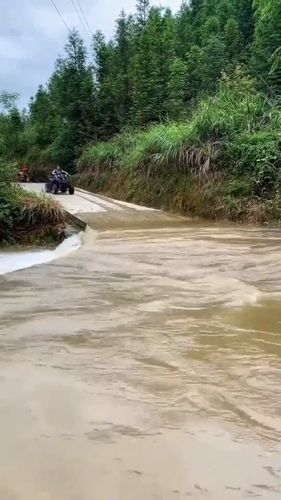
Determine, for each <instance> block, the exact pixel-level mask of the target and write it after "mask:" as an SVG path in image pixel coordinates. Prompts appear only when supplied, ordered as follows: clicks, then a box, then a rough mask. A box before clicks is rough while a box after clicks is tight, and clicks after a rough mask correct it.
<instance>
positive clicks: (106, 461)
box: [0, 223, 281, 500]
mask: <svg viewBox="0 0 281 500" xmlns="http://www.w3.org/2000/svg"><path fill="white" fill-rule="evenodd" d="M280 249H281V233H280V231H278V230H269V229H251V228H237V227H217V226H207V225H206V226H205V225H204V224H201V225H200V224H194V223H190V224H189V225H187V226H186V227H174V228H173V227H170V228H168V229H163V228H162V229H158V230H157V229H153V230H148V229H142V230H138V231H132V230H127V231H121V232H120V231H107V232H103V233H96V232H92V231H89V232H88V234H87V235H86V238H85V242H84V245H83V246H82V248H80V249H79V250H78V251H76V252H75V253H72V254H71V255H69V256H67V257H64V258H61V259H58V260H55V261H53V262H51V263H48V264H43V265H40V266H36V267H33V268H31V269H25V270H22V271H17V272H15V273H11V274H6V275H3V276H0V303H1V315H0V442H1V448H0V499H3V500H10V499H11V500H16V499H20V500H22V499H24V500H74V499H75V500H82V499H83V500H92V499H96V500H144V499H157V500H158V499H159V500H160V499H161V500H170V499H171V500H172V499H176V500H179V499H187V498H191V499H207V500H232V499H233V500H236V499H237V500H239V499H244V498H259V499H265V500H271V499H280V498H281V445H280V438H281V412H280V411H281V250H280Z"/></svg>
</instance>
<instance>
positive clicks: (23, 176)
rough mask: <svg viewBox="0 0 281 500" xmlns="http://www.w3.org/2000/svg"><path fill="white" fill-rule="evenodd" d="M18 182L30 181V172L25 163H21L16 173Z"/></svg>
mask: <svg viewBox="0 0 281 500" xmlns="http://www.w3.org/2000/svg"><path fill="white" fill-rule="evenodd" d="M17 178H18V181H19V182H29V181H30V172H29V168H28V167H27V166H26V165H22V166H21V167H20V170H19V171H18V175H17Z"/></svg>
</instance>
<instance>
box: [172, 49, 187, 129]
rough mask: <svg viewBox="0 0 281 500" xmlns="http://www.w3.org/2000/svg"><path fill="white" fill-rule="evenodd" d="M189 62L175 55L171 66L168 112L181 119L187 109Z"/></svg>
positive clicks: (174, 117)
mask: <svg viewBox="0 0 281 500" xmlns="http://www.w3.org/2000/svg"><path fill="white" fill-rule="evenodd" d="M186 90H187V64H186V63H185V62H184V61H183V60H182V59H180V58H179V57H175V58H174V60H173V61H172V63H171V67H170V78H169V81H168V100H167V110H168V114H169V116H170V117H171V118H173V119H179V118H180V117H181V116H182V115H183V114H184V111H185V109H186V107H185V105H186V97H187V96H186Z"/></svg>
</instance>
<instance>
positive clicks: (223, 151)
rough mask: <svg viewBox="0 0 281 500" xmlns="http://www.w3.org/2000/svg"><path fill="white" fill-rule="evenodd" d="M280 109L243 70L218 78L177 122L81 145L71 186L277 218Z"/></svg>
mask: <svg viewBox="0 0 281 500" xmlns="http://www.w3.org/2000/svg"><path fill="white" fill-rule="evenodd" d="M280 140H281V112H280V107H279V106H278V104H277V103H275V102H271V101H269V100H268V99H267V100H265V98H264V97H263V96H262V95H260V94H258V93H257V91H256V88H255V86H254V84H253V82H252V81H251V79H249V78H248V77H247V76H244V75H243V74H242V73H239V71H238V73H237V74H236V77H235V79H233V80H231V79H230V78H227V77H224V78H223V79H222V81H221V83H220V86H219V90H218V92H217V94H216V95H214V96H211V97H208V98H204V99H202V100H201V102H200V103H199V104H198V106H197V108H196V110H195V111H194V113H193V114H192V115H191V116H190V117H189V118H187V119H186V121H185V122H182V123H177V122H173V123H169V122H168V123H163V124H158V125H153V126H151V127H150V128H149V129H147V130H144V131H133V132H130V133H128V132H125V133H123V134H121V135H119V136H117V137H115V138H113V139H112V140H111V141H108V142H97V143H93V144H91V145H89V146H87V147H86V149H85V150H84V151H83V153H82V155H81V157H80V159H79V161H78V174H77V176H76V178H75V182H76V184H77V185H78V186H80V187H82V188H84V189H87V190H90V191H93V192H98V193H103V194H106V195H108V196H112V197H116V198H119V199H121V200H126V201H132V202H134V203H142V204H144V205H147V206H152V207H155V208H161V209H164V210H171V211H174V212H177V213H181V214H185V215H186V214H189V215H192V216H199V217H204V218H205V217H207V218H210V219H214V220H221V219H228V220H232V221H239V222H251V223H264V222H270V221H277V220H280V219H281V202H280V199H281V168H280V167H281V148H280Z"/></svg>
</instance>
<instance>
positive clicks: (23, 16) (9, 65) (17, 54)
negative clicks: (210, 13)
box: [0, 0, 182, 106]
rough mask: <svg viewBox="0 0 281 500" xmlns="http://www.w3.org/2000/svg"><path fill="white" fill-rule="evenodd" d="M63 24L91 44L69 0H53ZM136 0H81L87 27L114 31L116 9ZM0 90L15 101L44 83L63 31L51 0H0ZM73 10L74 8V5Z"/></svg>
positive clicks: (172, 1) (129, 7) (166, 1)
mask: <svg viewBox="0 0 281 500" xmlns="http://www.w3.org/2000/svg"><path fill="white" fill-rule="evenodd" d="M54 2H55V4H56V5H57V7H58V9H59V10H60V12H61V14H62V16H63V18H64V20H65V22H66V23H67V25H68V26H69V27H70V28H73V27H76V28H77V29H78V30H79V31H80V32H81V34H82V35H83V37H84V39H85V41H86V42H87V44H88V45H89V44H90V40H89V35H88V33H87V31H86V29H84V28H83V26H82V25H81V22H80V20H79V17H78V15H77V13H76V12H75V9H74V7H73V4H72V2H74V3H75V4H76V5H77V0H54ZM151 3H152V4H154V5H160V4H162V5H163V6H169V7H170V8H172V9H173V11H176V10H177V9H178V8H179V7H180V5H181V3H182V0H162V1H161V2H160V1H159V0H154V1H152V2H151ZM135 4H136V0H80V5H81V6H82V8H83V10H84V13H85V15H86V17H87V19H88V22H89V25H90V27H91V29H92V31H96V30H97V29H101V30H102V31H103V32H104V33H105V34H106V36H107V37H110V36H111V35H112V33H113V30H114V21H115V19H116V18H117V16H118V14H119V12H120V11H121V10H122V9H124V10H125V11H126V12H127V13H132V12H134V10H135ZM0 6H1V16H0V91H1V90H7V91H9V92H19V93H20V94H21V98H20V102H19V104H20V105H21V106H23V105H25V104H27V103H28V101H29V98H30V97H31V96H32V95H34V93H35V92H36V89H37V87H38V85H39V84H40V83H45V82H46V81H47V79H48V78H49V76H50V75H51V72H52V70H53V66H54V62H55V60H56V58H57V56H58V54H59V53H61V52H62V50H63V47H64V45H65V42H66V37H67V30H66V27H65V26H64V24H63V21H62V20H61V19H60V17H59V15H58V13H57V12H56V10H55V8H54V6H53V5H52V2H51V0H0ZM77 9H79V7H78V6H77Z"/></svg>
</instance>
